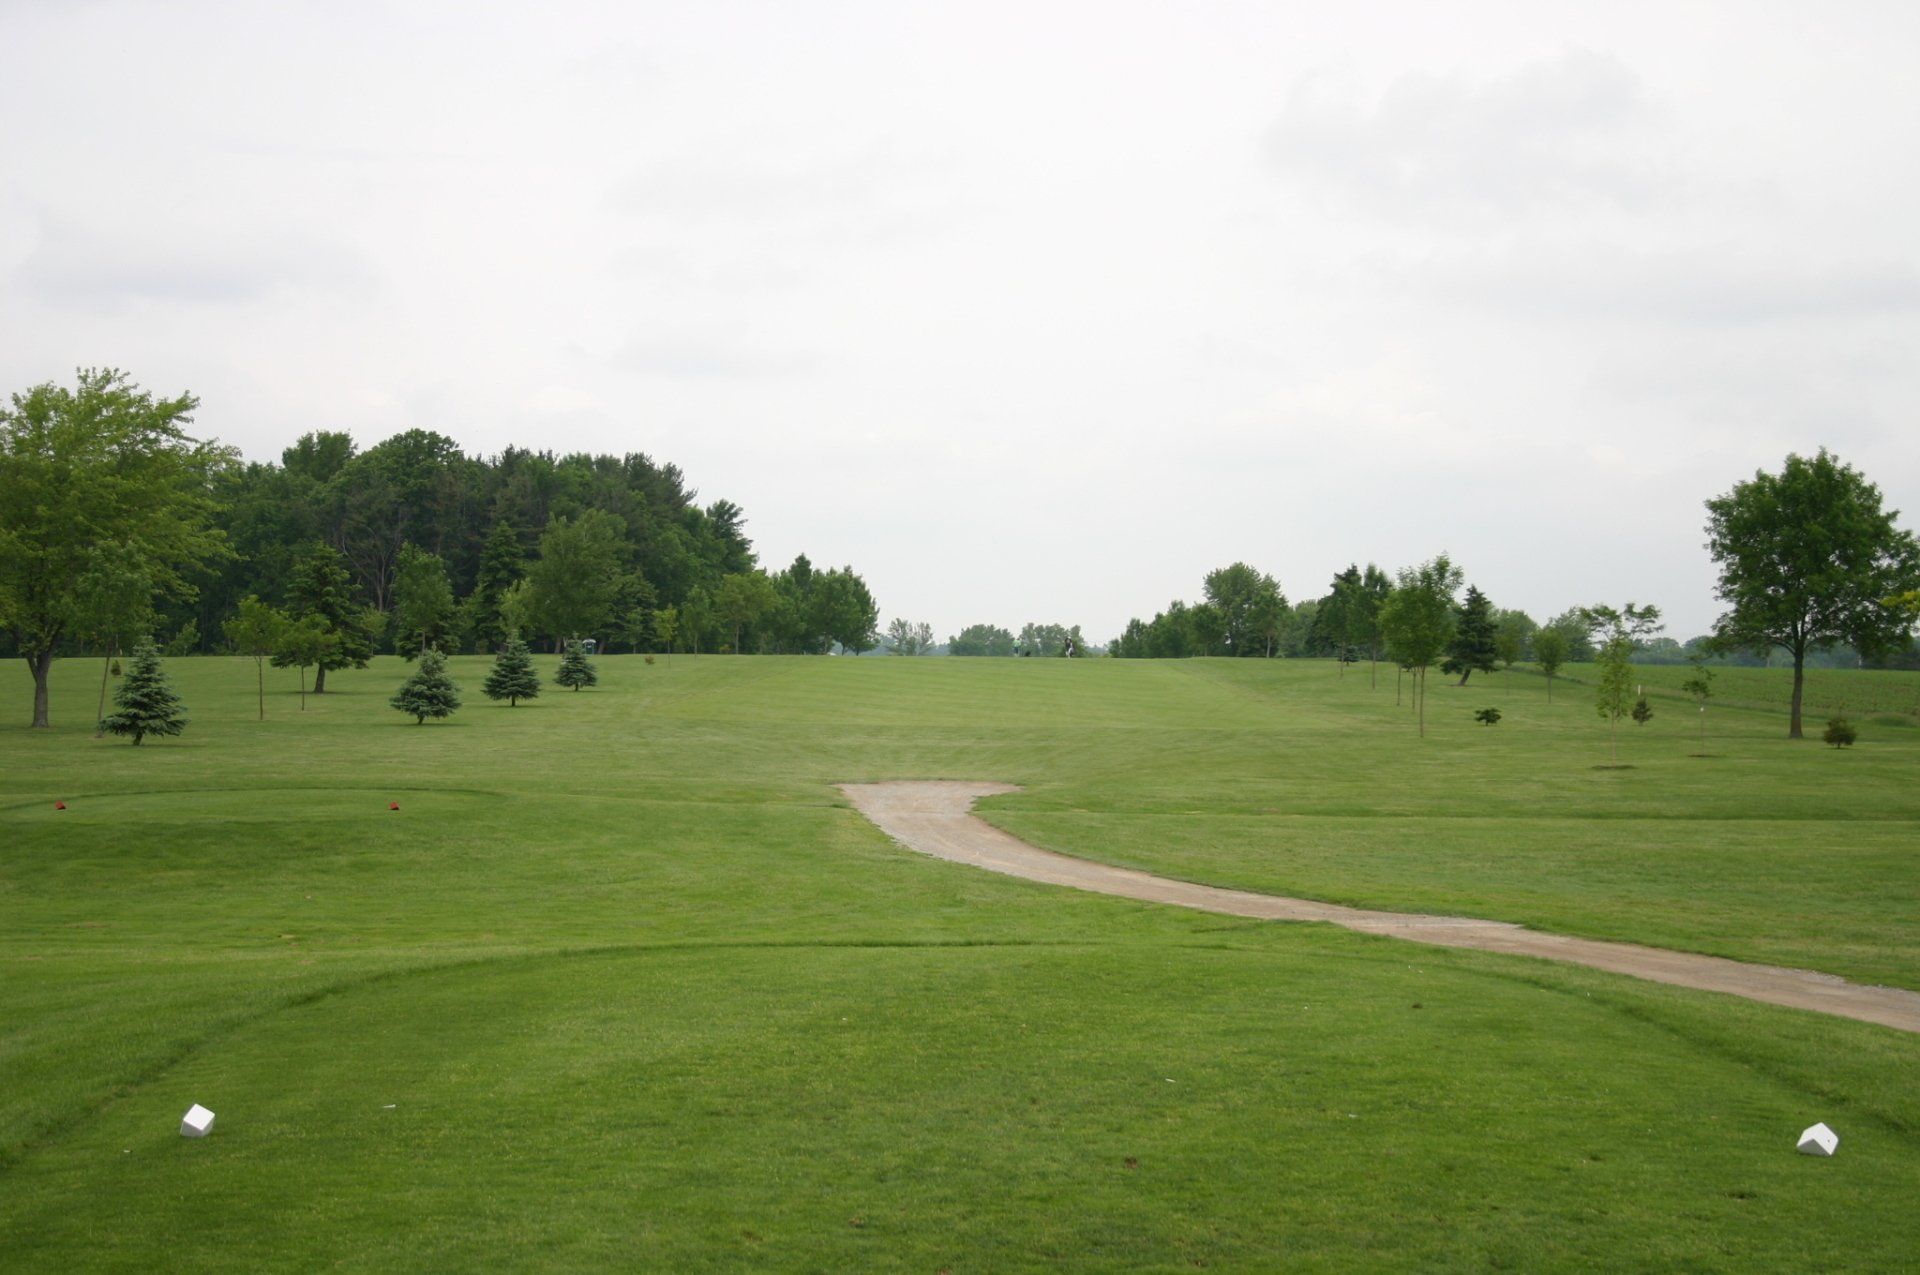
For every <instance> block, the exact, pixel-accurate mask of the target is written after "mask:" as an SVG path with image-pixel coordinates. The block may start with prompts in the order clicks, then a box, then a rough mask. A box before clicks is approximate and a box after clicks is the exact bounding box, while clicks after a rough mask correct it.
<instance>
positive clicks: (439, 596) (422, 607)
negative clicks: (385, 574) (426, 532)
mask: <svg viewBox="0 0 1920 1275" xmlns="http://www.w3.org/2000/svg"><path fill="white" fill-rule="evenodd" d="M452 620H453V586H452V585H451V584H449V583H448V582H447V564H446V563H445V562H443V561H441V558H440V555H439V554H437V553H428V552H427V551H426V550H424V549H422V548H420V547H419V546H418V545H407V546H405V547H404V548H402V549H401V550H400V564H399V568H398V570H397V572H396V574H395V576H394V581H393V626H394V637H395V639H396V642H397V644H399V645H401V646H403V647H405V648H407V649H408V650H409V651H411V649H412V647H413V644H414V643H415V642H416V641H418V642H419V644H420V645H419V649H420V650H422V651H424V650H426V649H427V647H428V646H430V645H432V644H433V643H434V642H436V641H438V640H439V639H440V638H442V637H444V636H445V635H446V631H447V626H448V625H449V623H451V621H452Z"/></svg>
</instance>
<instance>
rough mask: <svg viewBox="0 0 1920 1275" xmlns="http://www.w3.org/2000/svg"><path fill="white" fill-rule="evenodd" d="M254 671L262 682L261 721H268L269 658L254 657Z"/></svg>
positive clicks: (262, 656)
mask: <svg viewBox="0 0 1920 1275" xmlns="http://www.w3.org/2000/svg"><path fill="white" fill-rule="evenodd" d="M253 671H254V673H255V675H256V676H257V677H258V678H259V681H260V720H261V721H263V722H264V721H266V720H267V657H266V656H264V655H256V656H254V657H253Z"/></svg>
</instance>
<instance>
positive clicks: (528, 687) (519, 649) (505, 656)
mask: <svg viewBox="0 0 1920 1275" xmlns="http://www.w3.org/2000/svg"><path fill="white" fill-rule="evenodd" d="M482 689H483V690H485V691H486V693H487V698H488V699H503V700H505V701H507V707H508V708H513V707H515V706H517V705H518V704H519V702H520V701H521V700H523V699H533V698H534V697H535V696H537V695H539V694H540V675H539V674H537V673H535V672H534V671H533V657H532V656H531V655H529V654H528V653H527V644H526V643H525V642H522V641H521V640H520V639H519V638H514V639H513V640H512V641H510V642H508V643H507V649H506V650H504V651H502V652H500V654H499V655H497V656H495V657H494V661H493V671H492V672H490V673H488V674H487V680H486V683H485V685H484V686H483V687H482Z"/></svg>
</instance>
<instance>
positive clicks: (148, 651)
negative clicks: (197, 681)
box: [100, 642, 187, 744]
mask: <svg viewBox="0 0 1920 1275" xmlns="http://www.w3.org/2000/svg"><path fill="white" fill-rule="evenodd" d="M113 707H114V711H113V712H112V713H110V714H108V716H107V718H106V719H105V720H104V721H102V722H101V723H100V729H102V730H104V731H110V732H112V733H113V734H115V735H131V736H133V742H134V743H135V744H138V743H139V742H140V741H141V740H142V739H144V738H146V737H147V736H148V735H178V734H179V733H180V732H181V730H183V729H184V728H185V727H186V724H187V717H186V714H185V713H183V712H181V711H180V709H181V705H180V697H179V696H178V695H175V694H174V693H173V685H172V683H170V682H169V681H168V680H167V675H166V672H165V670H163V669H162V668H161V667H160V652H158V651H156V650H154V648H153V643H151V642H142V643H141V644H140V646H139V648H138V649H137V650H135V651H134V653H133V663H132V664H131V666H129V668H128V669H127V676H126V680H125V681H123V682H121V683H120V687H119V689H118V690H116V691H114V693H113Z"/></svg>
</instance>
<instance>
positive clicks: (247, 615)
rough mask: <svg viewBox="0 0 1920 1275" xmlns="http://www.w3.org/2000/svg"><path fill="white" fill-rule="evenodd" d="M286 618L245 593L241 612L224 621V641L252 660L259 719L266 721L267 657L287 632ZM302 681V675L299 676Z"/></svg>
mask: <svg viewBox="0 0 1920 1275" xmlns="http://www.w3.org/2000/svg"><path fill="white" fill-rule="evenodd" d="M287 623H288V621H287V617H286V616H285V615H284V614H282V613H281V612H280V611H278V610H276V609H275V608H273V607H270V606H268V605H267V604H266V603H264V602H262V601H261V600H260V599H259V598H256V597H254V596H253V595H252V594H248V595H247V596H246V597H244V598H242V599H241V600H240V610H239V611H238V612H237V613H236V614H235V615H234V617H233V618H232V619H230V620H228V621H227V624H226V631H227V641H229V642H231V643H233V649H234V650H236V651H238V652H240V654H242V655H250V656H252V657H253V672H254V680H255V686H256V689H257V692H258V695H259V699H260V720H261V721H263V722H264V721H266V720H267V657H268V656H270V655H272V654H273V653H274V652H275V651H277V650H279V649H280V640H281V638H282V637H284V636H285V634H286V631H287ZM301 678H302V682H303V683H304V681H305V674H304V673H302V675H301Z"/></svg>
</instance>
